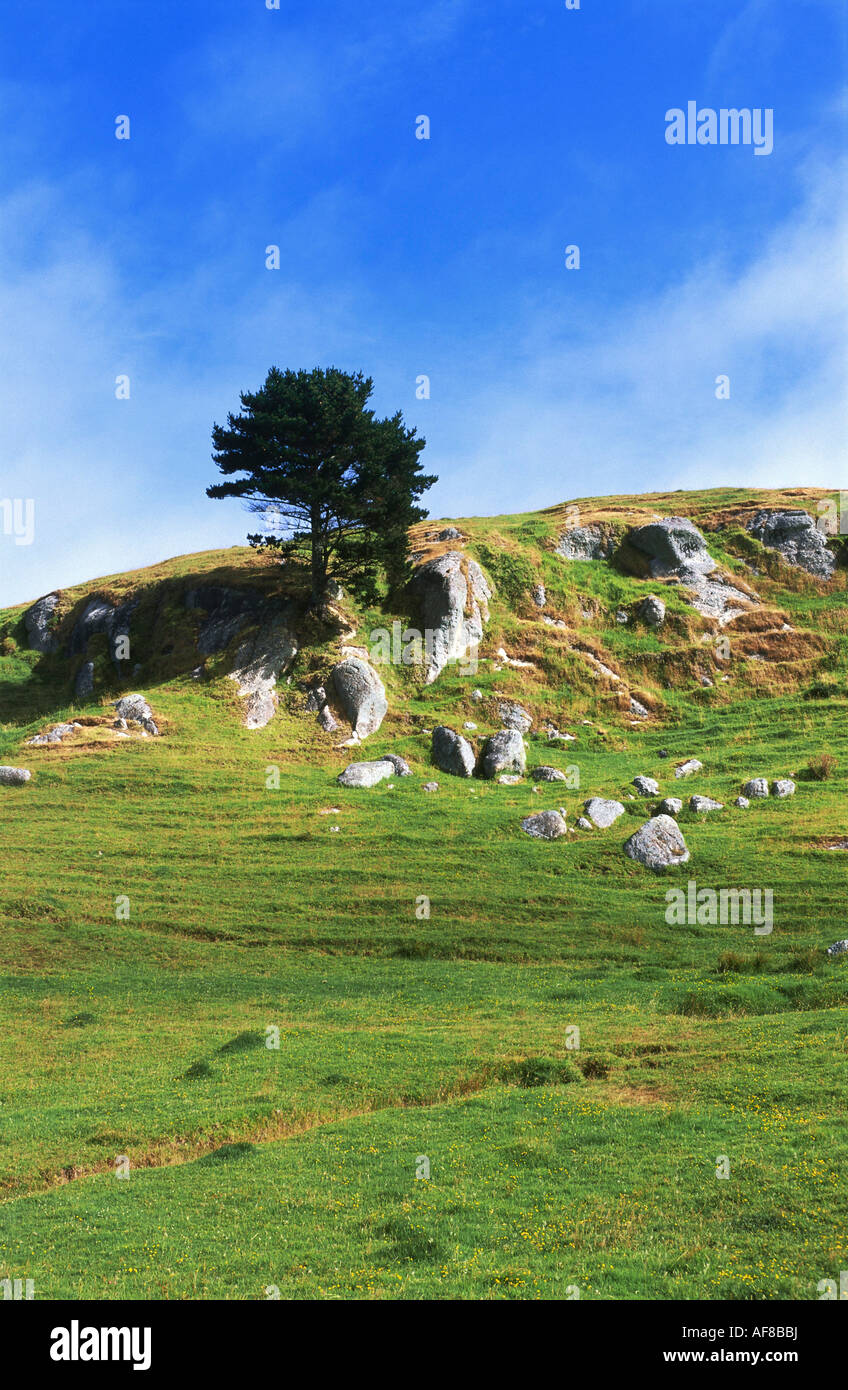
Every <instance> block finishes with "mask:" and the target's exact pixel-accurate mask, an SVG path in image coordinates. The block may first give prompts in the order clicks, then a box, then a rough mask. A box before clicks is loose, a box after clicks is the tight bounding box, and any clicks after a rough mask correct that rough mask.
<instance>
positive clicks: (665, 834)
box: [624, 816, 690, 870]
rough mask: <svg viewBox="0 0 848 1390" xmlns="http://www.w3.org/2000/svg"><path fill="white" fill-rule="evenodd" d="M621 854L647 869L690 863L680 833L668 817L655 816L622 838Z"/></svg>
mask: <svg viewBox="0 0 848 1390" xmlns="http://www.w3.org/2000/svg"><path fill="white" fill-rule="evenodd" d="M624 853H625V854H626V855H627V856H628V858H630V859H635V860H636V861H637V862H638V863H639V864H644V865H645V866H646V868H649V869H656V870H660V869H669V868H672V867H673V866H674V865H675V864H687V863H688V862H689V857H690V856H689V850H688V849H687V847H686V841H685V840H684V838H683V832H682V831H681V829H680V826H679V825H678V824H677V821H675V820H672V818H671V816H654V817H653V818H652V819H651V820H649V821H646V822H645V824H644V825H642V826H640V827H639V829H638V830H637V831H636V833H635V834H634V835H631V836H630V839H629V840H626V841H625V844H624Z"/></svg>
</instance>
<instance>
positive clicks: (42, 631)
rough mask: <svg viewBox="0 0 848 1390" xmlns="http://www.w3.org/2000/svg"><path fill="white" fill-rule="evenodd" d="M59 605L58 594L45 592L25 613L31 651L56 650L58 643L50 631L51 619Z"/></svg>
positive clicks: (25, 625)
mask: <svg viewBox="0 0 848 1390" xmlns="http://www.w3.org/2000/svg"><path fill="white" fill-rule="evenodd" d="M58 605H59V595H58V594H45V596H44V598H40V599H39V600H38V602H37V603H34V604H33V605H32V607H31V608H28V609H27V611H26V612H25V613H24V627H25V628H26V634H27V643H28V645H29V649H30V651H31V652H42V653H46V652H54V651H55V650H56V647H57V645H58V643H57V641H56V638H55V637H54V636H53V634H52V633H51V631H50V620H51V619H52V617H53V614H54V613H55V611H56V609H57V607H58Z"/></svg>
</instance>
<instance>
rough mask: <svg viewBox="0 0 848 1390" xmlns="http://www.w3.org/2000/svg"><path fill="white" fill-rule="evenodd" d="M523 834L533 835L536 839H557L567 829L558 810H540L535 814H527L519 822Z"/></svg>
mask: <svg viewBox="0 0 848 1390" xmlns="http://www.w3.org/2000/svg"><path fill="white" fill-rule="evenodd" d="M521 829H522V830H523V831H524V833H525V835H533V836H535V838H536V839H537V840H558V839H559V837H560V835H564V834H565V832H566V830H567V829H568V827H567V825H566V823H565V821H564V820H563V818H562V816H561V815H560V813H559V811H540V812H539V814H538V815H537V816H527V817H525V819H524V820H523V821H522V822H521Z"/></svg>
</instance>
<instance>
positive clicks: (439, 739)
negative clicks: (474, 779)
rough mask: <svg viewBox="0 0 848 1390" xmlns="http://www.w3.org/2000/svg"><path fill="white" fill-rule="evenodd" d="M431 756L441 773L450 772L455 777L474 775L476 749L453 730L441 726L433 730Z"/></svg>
mask: <svg viewBox="0 0 848 1390" xmlns="http://www.w3.org/2000/svg"><path fill="white" fill-rule="evenodd" d="M430 756H431V758H432V760H433V762H434V763H435V765H436V767H437V768H439V770H440V771H441V772H449V773H451V774H452V776H454V777H471V776H473V774H474V764H475V761H476V759H475V756H474V749H473V748H472V747H471V744H470V743H469V742H468V739H467V738H463V737H462V735H461V734H457V733H455V732H454V730H453V729H448V728H446V727H445V725H444V724H440V725H439V727H438V728H437V729H434V730H433V742H432V745H431V750H430Z"/></svg>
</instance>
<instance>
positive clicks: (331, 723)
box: [318, 705, 339, 734]
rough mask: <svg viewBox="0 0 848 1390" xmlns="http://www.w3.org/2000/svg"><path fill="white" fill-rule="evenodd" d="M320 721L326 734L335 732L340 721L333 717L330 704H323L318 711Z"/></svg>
mask: <svg viewBox="0 0 848 1390" xmlns="http://www.w3.org/2000/svg"><path fill="white" fill-rule="evenodd" d="M318 723H319V724H320V725H321V728H322V729H323V730H324V733H325V734H334V733H335V732H336V730H337V729H338V727H339V726H338V723H337V722H336V720H335V719H334V718H333V712H332V710H331V709H330V706H329V705H322V707H321V709H319V711H318Z"/></svg>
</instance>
